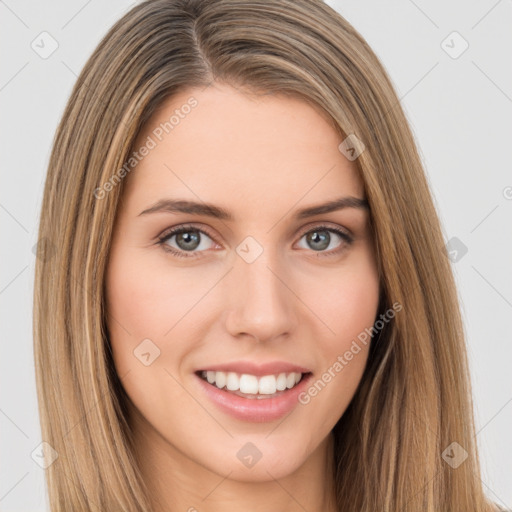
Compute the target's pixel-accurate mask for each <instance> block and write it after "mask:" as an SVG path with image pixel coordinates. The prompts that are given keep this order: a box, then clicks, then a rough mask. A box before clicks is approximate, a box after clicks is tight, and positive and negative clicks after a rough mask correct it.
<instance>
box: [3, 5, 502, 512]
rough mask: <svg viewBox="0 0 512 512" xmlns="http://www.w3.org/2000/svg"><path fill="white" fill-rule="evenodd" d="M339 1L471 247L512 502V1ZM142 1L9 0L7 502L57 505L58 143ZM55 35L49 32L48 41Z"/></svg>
mask: <svg viewBox="0 0 512 512" xmlns="http://www.w3.org/2000/svg"><path fill="white" fill-rule="evenodd" d="M329 3H330V5H332V6H333V7H334V8H335V9H337V10H338V11H339V12H340V13H341V14H342V15H343V16H345V17H346V18H347V19H348V21H349V22H351V23H352V24H353V25H354V26H355V28H356V29H357V30H359V31H360V32H361V34H362V35H363V36H364V37H365V38H366V39H367V41H368V43H369V44H370V46H371V47H372V48H373V49H374V51H375V52H376V53H377V55H378V56H379V57H380V59H381V60H382V62H383V64H384V66H385V67H386V69H387V70H388V72H389V74H390V76H391V79H392V81H393V83H394V84H395V87H396V89H397V91H398V94H399V96H400V98H401V102H402V105H403V107H404V108H405V111H406V114H407V116H408V118H409V120H410V123H411V125H412V128H413V131H414V133H415V136H416V138H417V140H418V144H419V147H420V151H421V154H422V157H423V160H424V163H425V166H426V169H427V173H428V177H429V180H430V183H431V186H432V190H433V193H434V196H435V200H436V204H437V207H438V210H439V214H440V216H441V220H442V222H443V225H444V232H445V238H446V240H447V241H448V240H450V239H452V238H453V237H457V238H458V239H459V240H460V241H461V242H462V243H463V244H464V245H465V246H466V247H467V249H468V252H467V253H466V254H465V255H464V256H463V257H462V258H460V259H459V260H458V261H457V262H454V263H453V267H454V270H455V273H456V277H457V281H458V284H459V294H460V297H461V305H462V309H463V314H464V320H465V325H466V331H467V338H468V345H469V354H470V361H471V371H472V381H473V386H474V390H473V393H474V402H475V415H476V424H477V430H478V434H477V439H478V444H479V447H480V454H481V460H482V465H483V470H484V476H483V482H484V484H485V488H486V491H487V493H488V494H489V496H490V497H491V498H492V499H494V500H495V501H497V502H498V503H501V504H502V505H504V506H508V507H510V508H512V487H511V486H510V481H511V476H512V441H511V440H510V431H511V430H510V427H511V425H512V403H511V402H512V385H511V384H512V375H511V373H512V372H511V370H510V363H511V355H512V339H511V335H510V324H509V322H510V319H511V317H512V315H511V313H512V271H511V263H512V258H511V253H512V236H511V234H512V233H511V229H510V226H511V219H512V173H511V169H510V161H511V158H510V148H511V146H512V116H511V114H512V69H511V66H510V62H511V58H510V56H511V49H512V48H511V47H512V31H511V30H510V27H511V26H512V23H511V22H512V2H511V1H510V0H500V1H496V0H485V1H479V2H464V1H462V0H459V1H452V2H443V1H441V0H436V1H430V2H427V1H426V0H416V1H412V0H393V1H387V2H380V1H377V0H372V1H370V0H357V1H356V0H351V1H331V2H329ZM132 5H134V3H133V2H129V1H122V0H116V1H110V2H108V3H107V2H99V1H98V0H89V1H83V0H73V1H67V2H65V1H64V0H61V1H52V2H35V1H34V0H32V1H23V0H18V1H16V0H6V1H1V0H0V15H1V24H2V27H1V31H0V42H1V46H0V52H1V59H2V60H1V62H2V66H1V70H0V104H1V109H2V110H1V111H2V117H1V128H0V129H1V133H0V144H1V159H2V166H1V172H2V176H1V179H2V186H1V189H0V225H1V234H2V251H1V265H0V315H1V332H2V338H1V349H2V352H1V357H0V379H1V385H0V390H1V391H0V392H1V395H0V432H1V442H0V449H1V452H0V457H1V463H0V510H1V511H9V512H11V511H12V512H14V511H24V512H25V511H27V510H31V511H44V510H48V508H47V507H46V505H45V500H46V489H45V485H44V470H43V469H42V468H41V467H39V466H38V465H37V464H36V463H35V462H34V461H33V460H32V458H31V453H32V452H33V450H34V449H35V448H36V447H37V446H38V445H39V444H40V442H41V432H40V427H39V419H38V413H37V404H36V391H35V379H34V363H33V354H32V334H31V325H32V324H31V322H32V311H31V309H32V287H33V270H34V263H35V256H34V253H33V246H34V244H35V243H36V240H37V226H38V220H39V209H40V204H41V197H42V190H43V184H44V179H45V173H46V166H47V164H48V157H49V152H50V147H51V143H52V138H53V135H54V132H55V129H56V126H57V123H58V121H59V118H60V116H61V114H62V112H63V108H64V105H65V102H66V100H67V98H68V96H69V93H70V91H71V87H72V85H73V84H74V82H75V80H76V76H77V75H78V73H79V72H80V70H81V68H82V66H83V65H84V63H85V60H86V59H87V57H88V56H89V55H90V53H91V52H92V50H93V49H94V47H95V46H96V44H97V43H98V42H99V40H100V38H101V37H102V36H103V34H104V33H105V32H106V31H107V29H108V28H109V27H110V26H111V25H112V24H113V23H114V22H115V21H116V20H117V19H118V18H119V17H120V16H121V15H122V14H124V13H125V12H126V11H127V10H128V9H129V8H130V7H131V6H132ZM43 31H47V32H48V33H49V34H51V36H52V37H53V38H54V39H55V40H56V41H57V42H58V45H59V46H58V48H57V50H56V51H55V52H54V53H53V54H52V55H51V56H49V57H48V58H46V59H43V58H41V57H40V55H39V54H38V53H36V52H35V51H34V50H33V49H32V48H31V43H32V41H35V43H34V45H36V44H38V45H39V47H42V46H43V43H42V42H41V37H45V36H40V34H41V33H42V32H43ZM453 31H457V32H458V33H459V34H460V35H461V36H462V38H463V39H464V40H465V41H467V43H468V44H469V47H468V49H467V50H466V51H465V52H464V53H462V54H461V55H460V56H458V58H453V56H454V55H455V54H457V53H459V51H460V50H461V49H462V48H463V45H464V41H463V40H462V39H460V38H459V39H458V36H456V35H455V36H454V35H453V34H452V33H453ZM450 34H452V35H450ZM448 36H450V37H448ZM447 37H448V39H446V38H447ZM443 41H445V43H444V44H443V43H442V42H443ZM49 44H50V41H49V40H48V39H47V40H45V43H44V45H45V48H46V49H48V48H49V47H50V46H49ZM445 50H447V51H449V52H451V53H452V56H450V55H449V54H448V53H447V52H446V51H445ZM41 51H42V49H41ZM507 62H508V64H506V63H507ZM507 187H508V188H507ZM460 254H461V253H460V252H459V257H460ZM418 464H422V461H421V460H418Z"/></svg>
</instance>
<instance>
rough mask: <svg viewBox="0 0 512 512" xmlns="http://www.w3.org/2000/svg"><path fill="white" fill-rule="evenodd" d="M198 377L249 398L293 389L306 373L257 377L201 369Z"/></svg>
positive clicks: (265, 397)
mask: <svg viewBox="0 0 512 512" xmlns="http://www.w3.org/2000/svg"><path fill="white" fill-rule="evenodd" d="M196 374H197V375H198V377H200V378H201V379H203V380H204V381H206V382H208V383H209V384H210V385H212V386H215V387H216V388H218V389H220V390H221V391H226V392H227V393H230V394H233V395H237V396H241V397H243V398H249V399H257V400H260V399H268V398H275V397H278V396H280V395H282V394H284V393H286V392H287V391H289V390H290V389H293V388H294V387H295V386H296V385H297V384H299V382H301V381H302V380H303V378H304V376H306V375H309V374H307V373H298V372H289V373H284V372H283V373H278V374H270V375H263V376H261V377H258V376H256V375H251V374H248V373H243V374H240V373H236V372H222V371H212V370H202V371H198V372H196Z"/></svg>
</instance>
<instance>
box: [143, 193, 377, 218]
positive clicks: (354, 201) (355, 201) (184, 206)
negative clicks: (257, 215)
mask: <svg viewBox="0 0 512 512" xmlns="http://www.w3.org/2000/svg"><path fill="white" fill-rule="evenodd" d="M344 208H357V209H363V210H368V209H369V205H368V201H367V200H366V199H361V198H359V197H353V196H346V197H340V198H338V199H334V200H332V201H328V202H327V203H323V204H319V205H316V206H310V207H308V208H303V209H302V210H298V211H297V212H296V213H295V218H296V219H305V218H307V217H313V216H314V215H320V214H323V213H330V212H334V211H337V210H343V209H344ZM158 212H170V213H188V214H190V215H204V216H207V217H213V218H216V219H221V220H227V221H233V220H234V217H233V215H231V213H230V212H229V211H227V210H225V209H224V208H221V207H220V206H216V205H214V204H209V203H203V202H201V203H198V202H195V201H190V200H186V199H160V200H159V201H157V202H156V203H155V204H154V205H153V206H150V207H149V208H147V209H145V210H143V211H142V212H140V213H139V217H140V216H141V215H147V214H150V213H158Z"/></svg>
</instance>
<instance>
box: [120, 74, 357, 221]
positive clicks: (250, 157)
mask: <svg viewBox="0 0 512 512" xmlns="http://www.w3.org/2000/svg"><path fill="white" fill-rule="evenodd" d="M341 142H342V138H341V137H340V135H339V134H338V133H337V131H336V130H335V129H334V127H333V126H332V125H331V123H330V122H329V121H328V119H327V116H326V115H325V114H323V113H322V112H320V111H319V109H317V108H315V107H313V106H312V105H310V104H308V103H307V102H305V101H303V100H301V99H299V98H292V97H288V96H283V95H254V94H248V93H245V92H241V91H240V90H238V89H235V88H232V87H230V86H224V85H219V84H215V85H213V86H210V87H208V88H206V89H204V90H201V89H189V90H187V91H182V92H181V93H179V94H177V95H175V96H173V97H172V98H170V99H168V100H167V101H165V102H164V103H163V104H162V105H161V106H160V108H159V109H158V110H157V111H156V112H155V113H154V114H153V115H152V117H151V118H150V119H149V120H148V122H147V123H146V124H145V126H144V127H143V129H142V130H141V132H140V134H139V136H138V137H137V140H136V143H135V145H134V151H137V150H138V149H141V148H143V147H144V146H146V147H148V148H150V149H149V150H148V151H144V153H145V156H143V157H140V155H139V158H140V160H139V161H138V163H137V165H136V166H135V168H134V169H133V170H132V171H131V172H130V174H129V179H128V183H126V190H125V194H126V198H125V199H126V200H128V201H129V202H130V203H131V204H136V205H137V207H138V208H139V207H140V210H142V209H143V208H144V207H145V206H147V203H149V202H152V201H153V202H154V201H155V200H158V199H161V198H163V197H172V196H174V197H177V196H179V197H188V198H190V199H194V200H204V201H207V202H215V203H218V204H229V205H234V206H233V208H235V207H236V206H238V207H239V208H240V211H243V210H244V209H251V210H252V211H256V212H257V211H260V212H261V209H262V208H263V209H265V211H267V212H268V211H271V210H272V211H275V212H277V210H278V209H279V206H281V208H282V207H288V208H289V207H291V206H292V205H293V204H295V203H297V202H299V201H301V198H304V200H303V201H302V202H303V203H304V204H310V203H313V202H315V200H317V199H321V200H325V199H331V198H332V199H334V198H337V197H339V196H340V195H352V196H356V197H363V196H364V191H363V184H362V181H361V179H360V177H359V175H358V172H357V168H356V166H355V165H354V163H353V162H350V161H349V160H347V159H346V158H345V157H344V156H343V154H341V153H340V151H339V150H338V146H339V144H340V143H341ZM230 209H232V208H230Z"/></svg>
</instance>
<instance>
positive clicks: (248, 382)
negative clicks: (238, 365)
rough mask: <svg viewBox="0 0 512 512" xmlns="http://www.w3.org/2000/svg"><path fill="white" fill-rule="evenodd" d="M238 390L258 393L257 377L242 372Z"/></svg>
mask: <svg viewBox="0 0 512 512" xmlns="http://www.w3.org/2000/svg"><path fill="white" fill-rule="evenodd" d="M240 391H241V392H242V393H252V394H256V393H258V378H257V377H255V376H254V375H247V374H246V373H244V374H243V375H242V376H241V377H240Z"/></svg>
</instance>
